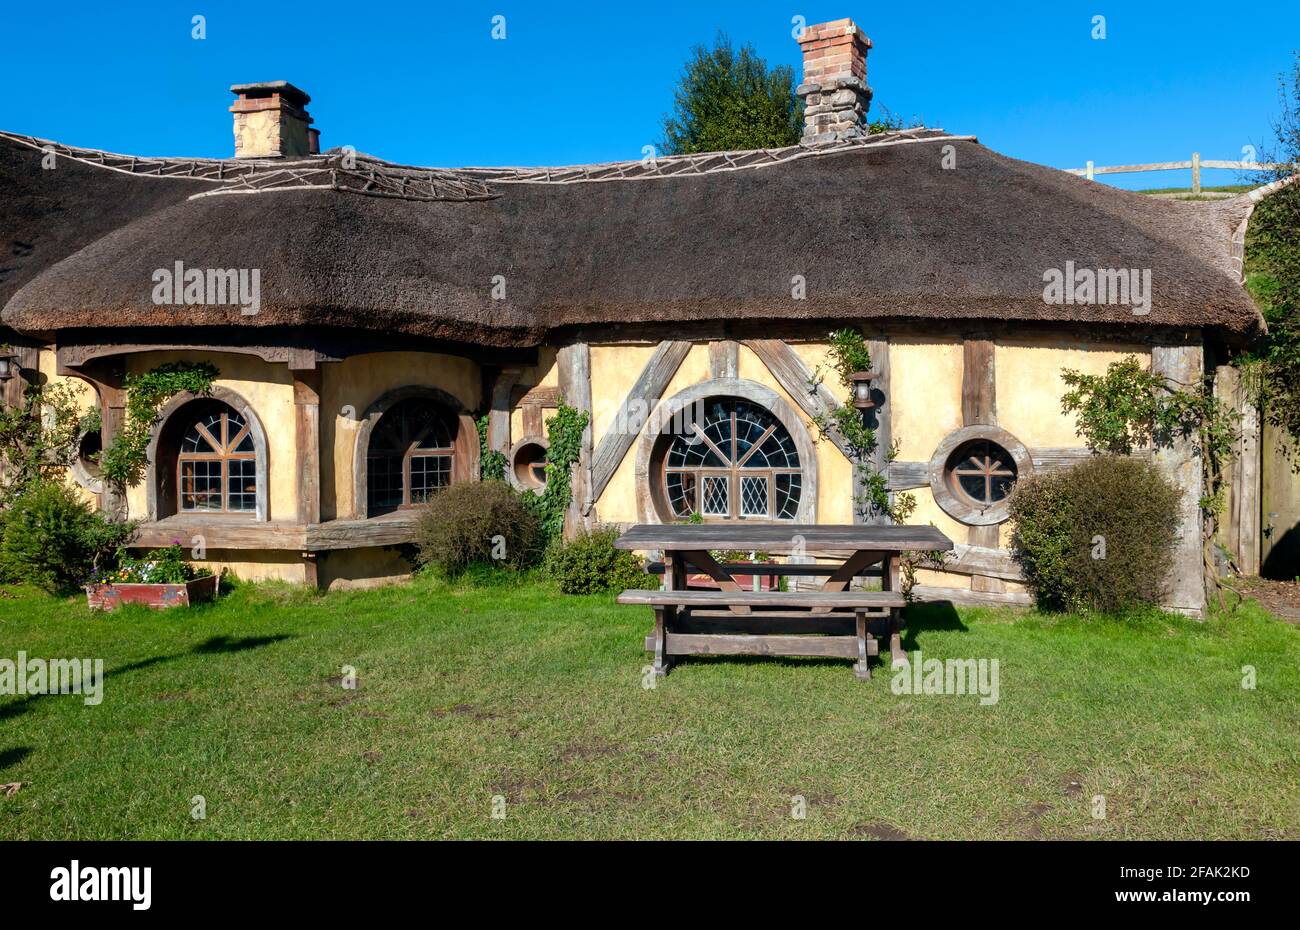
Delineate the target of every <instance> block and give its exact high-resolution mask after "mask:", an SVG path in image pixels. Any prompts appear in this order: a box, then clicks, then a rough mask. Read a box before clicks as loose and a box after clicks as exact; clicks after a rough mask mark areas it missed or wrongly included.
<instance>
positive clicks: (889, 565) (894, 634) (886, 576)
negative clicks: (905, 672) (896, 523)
mask: <svg viewBox="0 0 1300 930" xmlns="http://www.w3.org/2000/svg"><path fill="white" fill-rule="evenodd" d="M901 561H902V556H901V554H900V553H897V552H895V553H893V554H891V555H890V556H888V557H887V558H886V559H885V563H884V565H883V566H882V567H883V568H884V571H882V572H881V573H880V587H881V589H882V590H885V591H897V590H899V589H900V584H901V583H900V580H899V573H900V568H901ZM902 629H903V613H902V611H901V610H899V609H898V608H897V607H891V608H890V610H889V661H890V663H891V664H892V663H894V662H905V661H907V653H905V652H904V651H903V642H902V635H901V630H902Z"/></svg>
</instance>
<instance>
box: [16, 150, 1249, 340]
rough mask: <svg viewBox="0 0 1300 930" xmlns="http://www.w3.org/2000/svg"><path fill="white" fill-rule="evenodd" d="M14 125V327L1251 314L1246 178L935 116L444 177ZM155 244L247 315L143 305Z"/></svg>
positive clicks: (515, 334)
mask: <svg viewBox="0 0 1300 930" xmlns="http://www.w3.org/2000/svg"><path fill="white" fill-rule="evenodd" d="M33 144H34V143H33V141H32V140H22V139H18V138H16V137H4V136H0V172H3V174H0V220H3V222H4V224H5V230H6V238H10V239H14V240H22V241H23V242H25V243H27V244H29V245H33V246H34V248H33V249H32V252H31V254H30V255H26V256H23V257H19V258H17V259H11V260H10V261H9V262H8V263H6V265H7V266H13V265H14V264H15V261H16V262H17V265H16V271H14V272H9V273H7V274H6V275H5V277H4V278H3V280H0V301H5V300H7V303H6V304H5V306H4V311H3V320H4V322H5V323H6V324H8V325H10V326H12V327H14V328H17V329H22V330H32V331H38V330H39V331H49V330H57V329H64V328H87V327H103V328H124V327H135V326H171V325H175V326H185V327H194V326H208V325H226V324H236V325H241V326H272V325H313V326H343V327H364V328H367V329H382V330H389V331H393V332H399V333H409V334H412V335H421V336H428V337H433V338H445V339H455V340H459V341H468V342H478V343H481V344H487V345H529V344H534V343H537V342H539V341H541V340H542V339H543V338H545V336H546V334H547V332H548V331H551V330H554V329H556V328H559V327H566V326H574V325H599V324H604V323H617V324H628V323H636V322H660V321H669V322H673V321H683V322H685V321H695V320H707V321H715V320H769V319H770V320H790V319H809V320H818V321H835V320H846V321H847V320H869V319H873V318H875V319H881V318H912V319H922V320H924V319H949V320H973V321H974V320H1034V321H1046V322H1086V323H1097V324H1104V325H1107V326H1108V327H1148V326H1172V327H1184V328H1189V327H1206V328H1209V329H1212V330H1216V331H1219V332H1220V333H1221V334H1222V335H1224V336H1227V337H1229V338H1232V339H1234V340H1236V339H1242V338H1246V337H1248V336H1249V335H1250V334H1252V333H1253V332H1255V331H1256V330H1257V329H1258V328H1259V327H1260V326H1261V325H1262V324H1261V320H1260V317H1259V313H1258V311H1257V310H1256V309H1255V307H1254V305H1253V303H1252V302H1251V301H1250V299H1249V297H1248V296H1247V295H1246V293H1245V292H1244V291H1243V289H1242V287H1241V285H1240V284H1239V282H1238V280H1237V278H1236V276H1235V275H1234V273H1233V270H1232V266H1231V262H1230V253H1229V238H1230V236H1231V233H1232V230H1233V229H1234V228H1235V226H1236V224H1237V222H1239V220H1240V218H1241V216H1243V215H1244V213H1245V209H1246V201H1245V198H1239V199H1240V200H1241V201H1242V203H1238V201H1237V200H1233V201H1227V202H1218V203H1213V204H1201V203H1187V202H1180V201H1168V200H1157V199H1153V198H1149V197H1145V196H1143V195H1139V194H1133V193H1128V192H1124V191H1119V190H1115V189H1113V188H1109V187H1105V186H1102V185H1099V184H1095V183H1092V182H1089V181H1086V180H1083V179H1081V178H1077V177H1073V176H1071V175H1068V174H1065V173H1063V172H1060V171H1056V170H1054V169H1051V168H1045V167H1042V166H1039V165H1034V164H1030V163H1027V162H1022V161H1016V160H1015V159H1011V158H1007V157H1005V156H1002V155H999V154H997V153H995V152H992V151H989V150H988V149H986V148H984V147H983V146H981V145H979V144H978V143H977V142H976V141H974V140H973V139H970V138H968V137H951V136H945V135H943V134H941V133H937V132H929V131H914V132H911V133H902V134H893V135H889V136H879V137H873V138H872V139H871V140H869V141H867V142H858V143H839V144H836V145H833V146H829V147H825V148H809V147H795V148H792V149H784V150H779V151H776V152H759V153H735V154H732V155H730V156H706V157H695V158H690V159H666V158H665V159H659V160H658V161H657V162H656V163H654V164H651V165H646V164H643V163H638V162H630V163H626V164H620V165H611V166H595V167H588V168H573V169H462V170H458V171H457V170H445V169H424V168H408V167H403V166H397V165H390V164H388V163H386V162H382V161H379V160H377V159H371V158H368V157H366V156H350V155H348V154H347V153H338V152H334V153H327V154H326V155H322V156H315V157H312V158H309V159H302V160H298V161H286V160H283V159H281V160H275V161H265V162H256V163H249V162H236V161H233V160H224V161H223V160H188V161H183V162H182V161H177V160H136V161H135V162H134V163H133V164H132V165H128V164H126V163H125V162H123V161H116V162H111V164H112V165H113V166H114V167H115V168H116V169H117V170H113V168H109V167H101V166H99V165H95V164H90V163H88V162H89V161H94V160H95V158H96V157H98V158H99V160H101V161H103V160H107V159H111V158H118V159H121V158H122V157H121V156H103V155H102V153H87V152H85V150H66V156H65V157H60V158H59V159H58V168H57V170H54V171H41V170H39V157H40V152H39V151H37V150H35V149H33V148H32V147H31V146H32V145H33ZM947 145H951V146H953V147H954V150H955V158H956V163H955V167H953V168H951V169H944V168H943V167H942V166H941V159H942V156H943V147H944V146H947ZM187 166H188V167H187ZM140 171H147V172H150V173H151V174H153V175H156V176H148V177H142V176H140ZM179 174H185V176H186V179H185V180H181V179H179V178H178V177H177V175H179ZM355 194H372V195H375V196H354V195H355ZM199 195H201V196H199ZM1234 218H1235V219H1234ZM10 229H12V230H14V232H12V233H9V230H10ZM78 250H79V251H78ZM178 261H180V262H183V263H184V265H185V266H186V267H188V268H249V269H251V268H258V269H261V287H262V300H261V310H260V312H259V313H258V314H257V315H255V316H244V315H241V313H240V310H239V307H237V306H171V305H163V306H158V305H155V304H154V303H153V302H152V300H151V294H152V289H153V283H152V277H151V276H152V274H153V272H154V271H155V270H156V269H159V268H171V267H172V266H173V265H174V263H175V262H178ZM1067 261H1073V262H1074V264H1075V266H1076V267H1078V268H1090V269H1104V268H1137V269H1146V268H1149V269H1151V272H1152V278H1153V300H1152V309H1151V312H1150V314H1149V315H1145V316H1135V315H1134V314H1133V312H1132V308H1130V307H1127V306H1122V305H1054V304H1046V303H1044V301H1043V297H1042V294H1043V286H1044V285H1043V274H1044V272H1045V271H1046V270H1047V269H1051V268H1064V267H1065V263H1066V262H1067ZM37 272H39V274H38V273H37ZM497 275H500V276H503V277H504V280H505V297H506V299H504V300H494V299H493V280H494V278H495V276H497ZM795 275H802V276H803V277H804V279H805V280H806V298H805V299H803V300H796V299H793V298H792V296H791V287H792V285H791V281H792V278H793V277H794V276H795Z"/></svg>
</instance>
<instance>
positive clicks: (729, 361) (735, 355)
mask: <svg viewBox="0 0 1300 930" xmlns="http://www.w3.org/2000/svg"><path fill="white" fill-rule="evenodd" d="M739 372H740V343H738V342H736V341H735V340H734V339H720V340H717V341H715V342H710V343H709V377H710V378H712V379H713V380H714V381H721V380H723V379H724V378H725V379H730V378H739V377H740V374H739Z"/></svg>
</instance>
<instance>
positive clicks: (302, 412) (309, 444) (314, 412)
mask: <svg viewBox="0 0 1300 930" xmlns="http://www.w3.org/2000/svg"><path fill="white" fill-rule="evenodd" d="M312 364H313V367H311V368H303V369H295V368H293V367H292V365H293V362H292V361H291V362H290V373H291V374H292V375H293V412H294V450H295V453H294V454H295V465H296V468H295V473H296V474H297V476H298V522H299V523H304V524H307V525H312V524H316V523H320V387H321V371H320V369H319V368H316V367H314V365H315V362H314V361H313V363H312Z"/></svg>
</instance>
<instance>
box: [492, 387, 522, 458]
mask: <svg viewBox="0 0 1300 930" xmlns="http://www.w3.org/2000/svg"><path fill="white" fill-rule="evenodd" d="M519 373H520V369H518V368H503V369H501V371H500V373H499V374H498V375H497V378H496V381H495V382H494V383H493V385H492V406H491V407H490V408H489V410H488V449H489V450H490V451H492V452H500V453H501V454H502V455H505V454H507V453H508V452H509V451H510V392H511V391H512V390H513V389H514V386H515V382H516V381H518V380H519ZM506 467H507V468H509V467H510V463H509V462H507V463H506Z"/></svg>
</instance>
